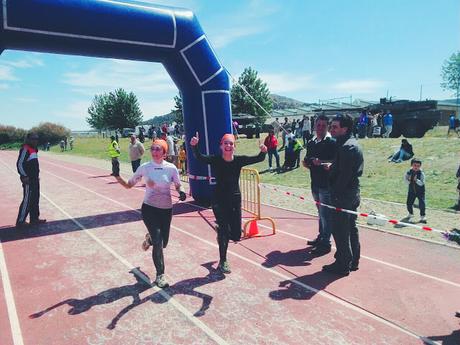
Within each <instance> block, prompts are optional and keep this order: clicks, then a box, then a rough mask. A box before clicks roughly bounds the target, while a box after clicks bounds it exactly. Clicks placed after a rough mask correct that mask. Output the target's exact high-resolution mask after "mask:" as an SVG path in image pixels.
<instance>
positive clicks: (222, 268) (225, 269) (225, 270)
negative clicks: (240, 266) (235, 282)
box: [218, 261, 232, 274]
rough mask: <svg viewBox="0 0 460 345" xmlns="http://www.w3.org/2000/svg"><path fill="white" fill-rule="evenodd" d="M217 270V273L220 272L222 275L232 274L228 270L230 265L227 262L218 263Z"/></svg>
mask: <svg viewBox="0 0 460 345" xmlns="http://www.w3.org/2000/svg"><path fill="white" fill-rule="evenodd" d="M218 268H219V271H221V272H222V273H224V274H230V273H232V270H231V269H230V265H229V264H228V261H224V262H221V263H219V266H218Z"/></svg>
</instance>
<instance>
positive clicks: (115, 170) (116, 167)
mask: <svg viewBox="0 0 460 345" xmlns="http://www.w3.org/2000/svg"><path fill="white" fill-rule="evenodd" d="M112 175H113V176H120V162H119V161H118V157H112Z"/></svg>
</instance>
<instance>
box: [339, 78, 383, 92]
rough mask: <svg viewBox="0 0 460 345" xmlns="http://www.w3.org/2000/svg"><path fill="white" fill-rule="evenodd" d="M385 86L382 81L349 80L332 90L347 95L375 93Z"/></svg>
mask: <svg viewBox="0 0 460 345" xmlns="http://www.w3.org/2000/svg"><path fill="white" fill-rule="evenodd" d="M384 85H385V83H384V82H383V81H380V80H347V81H343V82H339V83H336V84H334V85H332V88H333V89H335V90H337V91H340V92H347V93H353V94H355V93H375V92H376V91H377V90H378V89H380V88H382V87H383V86H384Z"/></svg>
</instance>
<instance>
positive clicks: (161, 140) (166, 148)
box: [152, 139, 168, 153]
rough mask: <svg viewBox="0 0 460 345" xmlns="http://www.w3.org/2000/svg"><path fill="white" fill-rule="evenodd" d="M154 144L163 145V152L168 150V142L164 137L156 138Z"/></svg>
mask: <svg viewBox="0 0 460 345" xmlns="http://www.w3.org/2000/svg"><path fill="white" fill-rule="evenodd" d="M153 145H157V146H161V147H162V148H163V153H166V152H168V143H166V141H164V140H163V139H155V140H154V141H153V143H152V146H153Z"/></svg>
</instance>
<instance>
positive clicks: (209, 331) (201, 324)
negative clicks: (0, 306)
mask: <svg viewBox="0 0 460 345" xmlns="http://www.w3.org/2000/svg"><path fill="white" fill-rule="evenodd" d="M0 162H1V163H2V164H3V165H5V166H6V167H7V168H8V169H10V170H11V171H13V172H14V170H13V169H11V168H10V167H9V166H8V165H6V164H5V163H4V162H3V161H1V160H0ZM47 173H48V172H47ZM48 174H50V175H53V176H55V177H57V178H59V179H61V180H63V181H65V182H67V183H70V184H73V185H74V186H77V187H80V188H83V189H85V190H87V191H91V190H89V189H87V188H84V187H83V186H80V185H77V184H76V183H73V182H71V181H69V180H66V179H63V178H62V177H59V176H57V175H54V174H52V173H48ZM93 193H96V192H93ZM96 194H97V195H99V196H101V197H104V198H106V197H105V196H103V195H101V194H99V193H96ZM40 195H41V196H43V197H44V198H45V199H46V200H48V202H49V203H50V204H52V205H53V206H54V207H56V208H57V209H58V210H59V211H60V212H62V214H64V215H65V216H66V217H68V218H69V219H70V220H72V222H74V223H75V224H76V225H77V226H79V227H80V228H81V229H82V230H83V231H84V232H85V233H86V234H87V235H88V236H90V237H91V238H92V239H93V240H95V241H96V242H97V243H98V244H99V245H101V246H102V247H103V248H104V249H105V250H107V251H108V252H109V253H110V254H112V255H113V256H114V257H115V258H116V259H117V260H118V261H120V262H121V263H122V264H123V265H125V266H126V267H127V268H129V269H130V270H132V271H135V272H136V273H137V275H138V276H139V277H140V278H141V279H142V280H143V281H144V282H146V283H147V284H150V281H149V280H148V279H147V277H146V276H145V275H143V274H141V273H140V271H139V270H137V268H136V267H137V266H135V265H132V264H131V263H130V262H129V261H127V260H126V259H125V258H123V257H122V256H121V255H119V254H118V253H117V252H116V251H115V250H113V249H112V248H111V247H110V246H109V245H107V244H106V243H104V241H102V240H101V239H100V238H99V237H97V236H96V235H95V234H93V233H92V232H91V231H90V230H88V229H86V228H85V227H84V226H83V225H82V224H81V223H80V222H79V221H78V220H76V219H75V218H74V217H72V216H71V215H70V214H69V213H67V212H66V211H65V210H64V209H62V208H61V207H60V206H59V205H57V204H56V203H55V202H53V201H52V200H51V199H50V198H49V197H48V196H47V195H46V194H44V193H42V192H40ZM113 201H115V200H113ZM115 202H116V201H115ZM117 203H118V202H117ZM118 204H120V205H122V204H121V203H118ZM123 207H125V208H126V207H127V206H126V205H123ZM132 210H134V211H136V212H138V213H140V212H139V211H138V210H135V209H132ZM0 246H1V242H0ZM2 258H3V252H2V251H1V247H0V268H1V271H2V279H4V277H3V276H4V274H3V271H4V269H5V272H6V264H5V265H4V267H3V264H4V262H5V261H4V258H3V261H2ZM5 280H6V282H7V284H8V285H7V286H8V287H9V292H10V293H11V291H12V290H11V285H10V281H9V278H8V274H7V272H6V279H5ZM4 286H5V285H4ZM153 289H154V290H155V291H156V292H158V293H160V295H161V296H162V297H163V298H164V299H165V300H167V301H168V302H169V303H171V304H172V305H173V306H174V307H175V308H176V309H177V310H178V311H180V312H181V313H182V314H183V315H184V316H185V317H186V318H187V319H188V320H190V321H191V322H192V323H193V324H194V325H195V326H197V327H198V328H200V329H201V330H202V331H203V332H205V333H206V334H207V335H208V336H209V337H210V338H211V339H212V340H214V341H215V342H216V343H217V344H222V345H226V344H228V343H227V342H226V341H225V340H224V339H222V338H221V337H220V336H219V335H217V333H215V332H214V331H213V330H212V329H211V328H210V327H208V326H207V325H206V324H205V323H204V322H202V321H201V320H199V319H198V318H197V317H195V316H193V314H192V313H191V312H189V311H188V310H187V309H186V308H185V307H184V306H182V305H181V304H180V303H179V302H177V301H176V300H175V299H174V298H173V297H172V296H171V295H169V294H168V293H166V292H165V291H164V290H162V289H159V288H158V287H155V286H153ZM7 291H8V289H7V288H5V295H6V296H7V297H10V299H11V301H12V303H13V311H14V314H13V317H14V316H16V320H14V321H11V328H12V330H13V336H14V335H15V333H16V327H17V330H19V335H21V331H20V328H19V322H18V321H17V314H16V308H15V307H14V300H13V299H12V293H11V296H8V293H7ZM7 301H8V298H7ZM8 306H9V305H8ZM9 311H10V308H9V307H8V313H9ZM10 320H11V318H10ZM20 340H21V342H18V343H16V342H15V345H16V344H17V345H22V344H23V342H22V336H21V338H20Z"/></svg>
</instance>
